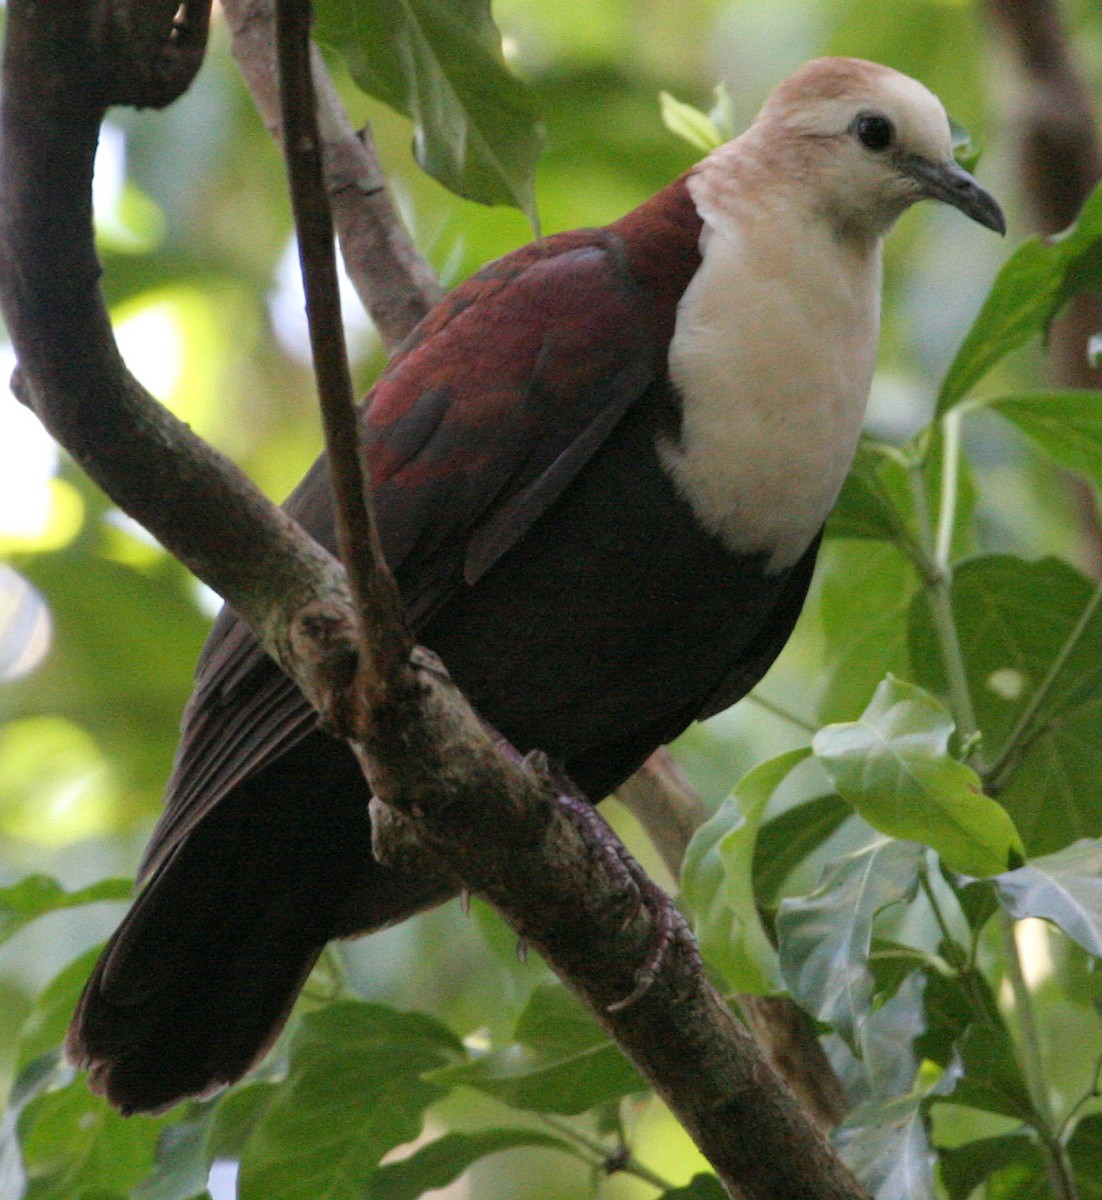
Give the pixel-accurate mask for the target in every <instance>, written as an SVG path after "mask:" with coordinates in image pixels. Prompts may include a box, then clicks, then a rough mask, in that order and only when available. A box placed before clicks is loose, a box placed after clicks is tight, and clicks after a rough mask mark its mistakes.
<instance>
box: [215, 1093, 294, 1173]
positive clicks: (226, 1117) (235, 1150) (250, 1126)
mask: <svg viewBox="0 0 1102 1200" xmlns="http://www.w3.org/2000/svg"><path fill="white" fill-rule="evenodd" d="M278 1091H279V1085H278V1084H275V1083H268V1082H258V1083H247V1084H244V1085H243V1086H239V1087H235V1088H233V1089H231V1090H230V1091H228V1092H227V1093H226V1094H225V1095H224V1096H222V1097H221V1098H220V1099H219V1100H218V1103H217V1104H216V1105H215V1106H214V1115H213V1116H212V1118H211V1122H210V1127H209V1129H208V1130H207V1157H208V1158H209V1159H210V1160H211V1162H213V1161H214V1160H215V1159H216V1158H240V1157H241V1155H242V1153H243V1152H244V1149H245V1146H246V1145H247V1143H248V1140H249V1138H250V1137H251V1136H252V1132H253V1130H254V1129H255V1128H256V1126H257V1125H258V1124H259V1123H260V1119H261V1117H263V1116H264V1114H265V1113H266V1112H267V1111H268V1108H269V1106H270V1105H271V1103H272V1101H273V1100H274V1099H275V1098H276V1095H277V1093H278Z"/></svg>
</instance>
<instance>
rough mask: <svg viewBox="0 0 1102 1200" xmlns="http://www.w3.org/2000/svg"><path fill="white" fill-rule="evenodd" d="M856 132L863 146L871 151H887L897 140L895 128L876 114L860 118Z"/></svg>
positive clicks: (885, 118) (868, 114)
mask: <svg viewBox="0 0 1102 1200" xmlns="http://www.w3.org/2000/svg"><path fill="white" fill-rule="evenodd" d="M856 132H857V138H858V140H859V141H860V143H861V145H862V146H865V147H866V148H867V149H869V150H887V148H888V147H889V146H890V145H891V144H892V142H893V141H894V140H895V126H894V125H893V124H892V123H891V121H889V120H888V118H887V117H881V116H879V115H877V114H875V113H867V114H866V115H865V116H863V117H858V118H857V125H856Z"/></svg>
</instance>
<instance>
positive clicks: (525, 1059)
mask: <svg viewBox="0 0 1102 1200" xmlns="http://www.w3.org/2000/svg"><path fill="white" fill-rule="evenodd" d="M516 1038H517V1040H516V1042H515V1043H513V1044H512V1045H509V1046H503V1047H501V1048H500V1049H497V1050H491V1051H490V1052H489V1053H487V1054H484V1055H481V1056H480V1057H478V1058H476V1059H473V1060H472V1061H470V1062H464V1063H458V1064H456V1065H455V1066H450V1067H445V1068H443V1069H442V1070H438V1071H434V1072H432V1073H431V1074H430V1075H429V1076H428V1077H427V1078H428V1079H430V1080H431V1081H433V1082H435V1083H440V1084H443V1085H446V1086H448V1087H454V1086H456V1085H457V1084H465V1085H466V1086H468V1087H473V1088H476V1089H477V1090H478V1091H481V1092H485V1093H486V1094H487V1095H490V1096H494V1097H496V1098H497V1099H499V1100H503V1101H504V1102H505V1103H506V1104H511V1105H513V1107H514V1108H522V1109H526V1110H528V1111H532V1112H552V1113H560V1114H563V1115H566V1116H574V1115H577V1114H578V1113H582V1112H587V1111H588V1110H589V1109H591V1108H596V1107H597V1106H598V1105H601V1104H606V1103H608V1102H609V1101H613V1100H619V1099H620V1098H621V1097H623V1096H627V1095H631V1094H632V1093H634V1092H641V1091H645V1090H646V1084H645V1083H643V1081H642V1080H641V1079H640V1078H639V1076H638V1075H637V1074H636V1072H635V1069H634V1068H633V1067H632V1066H631V1064H630V1063H629V1062H628V1061H627V1059H625V1058H624V1056H623V1054H622V1053H621V1052H620V1050H619V1048H618V1047H617V1046H616V1044H615V1043H614V1042H612V1041H610V1040H609V1038H608V1037H606V1036H605V1034H604V1032H603V1031H602V1030H601V1028H600V1027H599V1026H598V1025H597V1023H596V1022H595V1021H594V1020H593V1018H592V1017H590V1016H589V1014H588V1013H587V1012H586V1011H585V1009H584V1008H582V1006H581V1005H580V1004H579V1003H578V1001H577V1000H575V999H574V997H573V996H571V995H570V993H569V992H568V991H567V990H566V989H565V988H564V987H562V986H561V985H558V984H548V985H545V986H543V987H539V988H537V989H536V990H535V991H534V992H533V994H532V998H531V1000H530V1001H529V1002H528V1006H527V1007H526V1008H525V1010H524V1012H523V1013H522V1014H521V1016H520V1020H519V1021H518V1022H517V1028H516Z"/></svg>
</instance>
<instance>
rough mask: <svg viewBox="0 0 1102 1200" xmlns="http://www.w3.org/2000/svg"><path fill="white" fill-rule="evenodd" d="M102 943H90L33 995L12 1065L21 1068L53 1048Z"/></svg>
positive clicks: (66, 1023)
mask: <svg viewBox="0 0 1102 1200" xmlns="http://www.w3.org/2000/svg"><path fill="white" fill-rule="evenodd" d="M102 948H103V947H102V946H93V947H92V948H91V949H90V950H87V951H86V952H85V953H84V954H82V955H81V956H80V957H79V958H78V959H75V960H74V961H73V962H71V963H69V964H68V965H67V966H66V967H64V968H62V970H61V971H59V972H58V974H57V975H55V976H54V978H53V979H51V980H50V982H49V983H48V984H47V985H46V987H45V988H43V989H42V991H41V992H40V993H39V994H38V996H36V997H35V1001H34V1005H33V1007H32V1008H31V1011H30V1012H29V1013H28V1014H27V1019H26V1020H25V1021H24V1022H23V1028H22V1029H20V1031H19V1045H18V1049H17V1051H16V1066H17V1068H18V1069H19V1070H23V1068H24V1067H26V1066H27V1065H28V1064H29V1063H31V1062H33V1061H34V1060H35V1059H37V1058H39V1057H40V1056H42V1055H44V1054H48V1053H51V1052H54V1051H56V1050H57V1048H58V1046H60V1045H61V1043H62V1041H63V1040H64V1038H65V1030H66V1029H67V1028H68V1027H69V1022H70V1021H71V1020H72V1017H73V1010H74V1009H75V1008H76V1005H77V1001H78V1000H79V999H80V994H81V992H82V991H83V990H84V984H85V982H86V981H87V979H88V976H89V975H90V974H91V972H92V967H93V966H94V965H95V963H96V960H97V959H98V958H99V954H100V951H101V950H102Z"/></svg>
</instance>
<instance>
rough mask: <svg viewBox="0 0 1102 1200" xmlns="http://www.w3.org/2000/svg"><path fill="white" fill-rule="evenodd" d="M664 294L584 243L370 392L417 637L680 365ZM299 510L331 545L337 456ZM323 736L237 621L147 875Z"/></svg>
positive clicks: (431, 325) (199, 710)
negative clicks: (234, 794) (668, 360)
mask: <svg viewBox="0 0 1102 1200" xmlns="http://www.w3.org/2000/svg"><path fill="white" fill-rule="evenodd" d="M660 295H661V298H660V299H659V300H655V299H654V298H653V293H652V292H651V291H650V290H649V289H648V291H647V292H644V291H642V290H641V289H640V287H639V285H638V284H637V283H636V282H635V276H634V274H633V272H632V270H631V269H630V267H629V262H628V258H627V252H626V249H625V245H624V241H623V239H621V238H620V237H618V236H617V235H616V234H615V233H613V232H610V231H607V230H588V231H579V232H576V233H569V234H562V235H558V236H556V237H553V238H548V239H546V240H545V241H542V242H535V243H533V244H532V245H530V246H527V247H525V248H524V249H522V250H519V251H517V252H515V253H513V254H511V255H509V256H507V257H506V258H504V259H501V260H500V261H499V262H497V263H494V264H491V265H490V266H489V267H487V268H486V269H484V270H483V271H481V272H480V273H479V274H478V275H476V276H474V277H472V278H471V279H470V280H469V281H468V282H467V283H465V284H463V285H462V286H461V287H459V288H457V289H456V291H455V292H454V293H452V295H451V296H450V297H449V298H448V299H447V300H445V301H444V302H443V303H442V304H441V305H439V306H438V307H437V308H436V309H435V310H434V311H433V312H432V313H430V314H429V316H428V317H426V318H425V320H424V321H423V322H422V323H421V324H420V325H419V326H418V327H417V329H416V330H415V331H414V332H413V334H411V336H410V339H409V340H408V341H407V343H406V344H405V345H404V346H403V347H402V348H401V352H400V353H399V355H398V356H397V357H396V358H395V359H394V360H393V361H392V362H391V364H390V365H389V366H388V367H387V369H386V371H385V372H384V374H383V375H382V376H381V378H380V379H379V381H378V383H377V384H376V385H375V387H374V388H373V389H372V392H371V393H370V395H369V396H368V399H367V402H366V404H365V408H364V415H363V429H364V440H365V447H366V456H367V462H368V465H369V468H370V471H371V478H372V486H373V490H374V496H375V503H376V508H377V512H378V516H379V524H380V529H381V533H382V538H383V543H384V549H385V552H386V556H387V561H388V562H389V563H390V565H391V568H392V569H393V570H394V572H395V575H396V577H397V579H398V583H399V587H400V590H401V592H402V596H403V600H404V603H405V605H406V611H407V613H408V616H409V620H410V622H411V624H412V626H413V628H414V629H415V630H416V629H417V628H418V627H419V626H420V625H422V624H423V623H424V621H425V620H426V619H427V618H428V616H430V615H431V614H432V612H433V611H435V609H436V608H437V606H438V605H440V604H441V603H442V602H443V601H444V600H446V598H447V597H448V595H450V594H451V592H452V590H453V589H455V588H456V587H458V586H460V585H461V584H463V583H464V581H466V582H467V583H473V582H475V581H476V580H477V579H478V578H479V576H480V575H481V574H482V573H484V572H485V571H486V570H487V569H488V568H489V567H490V566H491V565H492V564H493V563H494V561H496V559H497V558H498V557H499V556H500V555H502V554H504V553H505V551H506V550H508V548H509V547H510V546H511V545H513V544H514V543H515V542H516V541H517V539H518V538H520V537H522V536H523V534H524V532H525V531H526V530H527V529H528V528H529V527H530V526H531V524H532V523H533V522H534V521H535V520H536V519H537V518H538V517H539V516H540V514H541V513H542V512H544V511H545V510H546V509H547V507H548V506H549V505H551V504H552V503H554V501H555V499H556V497H557V496H558V495H559V494H560V493H561V492H562V490H563V488H565V487H566V485H567V484H568V483H569V482H570V480H571V479H572V478H573V477H574V476H575V475H576V474H577V472H578V471H579V470H580V469H581V467H582V466H583V465H584V464H585V463H586V462H587V461H588V459H589V458H590V457H591V456H592V455H593V454H594V453H595V451H596V450H597V449H598V447H599V446H600V445H601V443H602V442H603V441H604V439H605V438H606V437H607V436H608V434H609V432H610V431H611V430H612V429H613V428H614V427H615V425H616V423H617V422H618V421H619V419H620V418H621V417H622V415H623V414H624V412H625V411H626V410H627V409H628V407H629V406H630V405H631V404H632V402H633V401H634V400H635V399H637V398H638V397H639V396H640V395H642V393H643V392H644V391H645V390H646V388H647V387H648V385H649V384H650V383H651V382H652V380H653V379H654V378H655V374H656V371H659V370H662V369H663V368H664V356H665V350H666V347H665V344H664V342H663V341H662V340H661V338H660V337H658V336H656V334H655V330H656V329H658V330H661V329H663V328H667V327H669V326H670V325H672V320H673V311H672V305H673V304H674V303H676V297H675V296H673V295H672V293H671V294H670V295H669V297H666V295H665V294H660ZM656 304H660V305H664V306H665V307H669V308H670V309H671V311H670V312H669V313H665V312H663V313H655V312H654V311H653V310H654V308H655V305H656ZM287 508H288V510H289V511H290V512H291V513H292V514H293V515H294V516H295V517H296V518H297V519H298V520H299V521H300V522H301V523H302V524H303V526H304V527H305V528H306V529H307V530H308V531H309V532H310V533H311V534H312V535H313V536H314V537H316V538H317V539H318V540H319V541H320V542H322V543H323V544H325V545H327V546H329V547H330V548H332V546H333V528H332V516H331V507H330V495H329V486H328V479H327V475H326V471H325V465H324V463H323V462H319V463H317V464H315V466H314V467H313V468H312V469H311V471H310V473H309V474H308V475H307V476H306V478H305V479H304V480H303V482H302V483H301V484H300V485H299V487H298V489H296V491H295V493H294V494H293V495H292V496H291V498H290V500H289V501H288V503H287ZM314 727H315V722H314V715H313V712H312V711H311V709H310V708H309V706H308V705H307V704H306V701H305V700H304V699H303V697H302V696H301V694H300V693H299V691H298V689H297V688H296V687H295V686H294V684H292V683H291V682H290V680H289V679H288V678H287V677H286V676H285V675H283V674H282V673H281V672H280V671H279V670H278V668H277V667H276V666H275V665H274V664H273V663H272V662H271V660H270V659H268V658H267V656H266V655H265V654H264V653H263V652H262V651H261V650H260V648H259V647H258V646H257V644H256V642H255V640H254V639H253V637H252V634H251V633H250V632H249V630H248V629H247V628H246V626H245V625H244V624H243V623H242V622H240V621H239V620H238V619H237V618H236V616H234V614H233V613H231V612H229V611H228V610H224V611H223V613H222V615H221V616H220V617H219V619H218V621H217V623H216V625H215V627H214V630H213V631H212V634H211V637H210V640H209V641H208V643H207V646H206V648H205V650H204V653H203V657H202V658H201V660H200V663H199V668H198V673H197V680H196V690H195V693H194V695H193V696H192V699H191V701H190V703H189V705H188V708H187V711H186V712H185V714H184V721H183V730H182V736H181V742H180V748H179V750H178V752H177V760H176V765H175V769H174V772H173V775H172V778H171V779H170V781H169V785H168V789H167V805H166V810H165V813H164V816H163V817H162V819H161V822H160V824H159V825H158V827H157V829H156V831H155V833H154V836H153V839H152V841H151V843H150V846H149V848H148V850H147V852H146V857H145V860H144V863H143V866H142V874H143V875H149V874H150V873H151V872H152V871H153V870H154V869H155V868H156V867H157V866H159V865H160V864H162V863H163V862H164V861H165V860H166V859H167V858H168V857H169V856H170V855H171V854H172V852H173V850H174V849H175V848H176V847H177V846H178V845H179V844H180V841H181V840H182V838H183V837H184V836H186V834H187V833H188V831H189V830H190V829H192V828H193V827H194V825H195V824H196V823H197V822H198V821H199V820H200V819H201V818H202V817H203V816H204V815H205V813H207V812H208V811H209V810H210V809H211V807H212V806H213V805H215V804H216V803H217V802H218V801H219V799H220V798H221V797H222V796H224V795H225V794H226V793H227V792H228V791H230V790H231V789H232V788H233V787H234V786H235V785H237V784H239V783H240V782H241V781H242V780H243V779H245V778H247V777H248V776H250V775H252V774H254V773H256V772H257V771H258V770H260V769H261V768H262V767H263V766H265V765H266V764H268V763H270V762H272V761H273V759H275V758H277V757H279V756H280V755H281V754H284V753H286V752H287V750H289V749H290V748H291V747H292V746H293V745H295V744H296V743H297V742H298V741H299V740H300V739H301V738H303V737H304V736H306V734H308V733H309V732H310V731H311V730H312V729H313V728H314Z"/></svg>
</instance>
